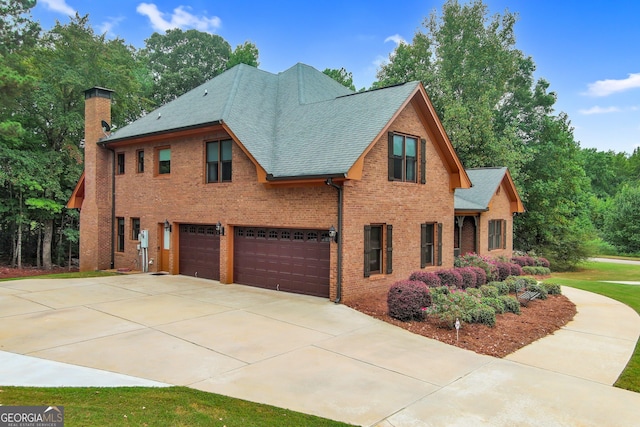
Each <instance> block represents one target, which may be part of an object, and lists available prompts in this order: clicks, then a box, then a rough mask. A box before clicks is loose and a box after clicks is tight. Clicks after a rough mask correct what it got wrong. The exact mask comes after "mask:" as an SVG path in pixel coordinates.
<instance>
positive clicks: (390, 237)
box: [387, 224, 393, 274]
mask: <svg viewBox="0 0 640 427" xmlns="http://www.w3.org/2000/svg"><path fill="white" fill-rule="evenodd" d="M391 273H393V225H389V224H387V274H391Z"/></svg>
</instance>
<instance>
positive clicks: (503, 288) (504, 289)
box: [491, 282, 509, 295]
mask: <svg viewBox="0 0 640 427" xmlns="http://www.w3.org/2000/svg"><path fill="white" fill-rule="evenodd" d="M491 286H495V287H496V288H498V293H499V294H500V295H509V285H507V284H506V283H505V282H491Z"/></svg>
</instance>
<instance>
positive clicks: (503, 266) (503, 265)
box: [494, 261, 511, 282]
mask: <svg viewBox="0 0 640 427" xmlns="http://www.w3.org/2000/svg"><path fill="white" fill-rule="evenodd" d="M494 265H495V266H496V269H495V272H494V274H495V275H496V277H495V281H496V282H502V281H504V279H506V278H507V277H509V276H511V263H508V262H502V261H497V262H496V263H495V264H494Z"/></svg>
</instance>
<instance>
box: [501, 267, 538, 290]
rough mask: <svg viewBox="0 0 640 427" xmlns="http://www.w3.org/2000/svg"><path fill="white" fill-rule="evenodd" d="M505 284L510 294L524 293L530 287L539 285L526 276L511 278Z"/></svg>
mask: <svg viewBox="0 0 640 427" xmlns="http://www.w3.org/2000/svg"><path fill="white" fill-rule="evenodd" d="M525 268H526V267H525ZM504 283H506V284H507V286H509V292H512V293H515V292H516V291H517V292H523V291H524V290H525V289H527V288H528V287H529V286H530V285H533V284H536V283H538V281H537V280H536V279H533V278H531V277H526V276H509V277H507V278H506V279H505V281H504Z"/></svg>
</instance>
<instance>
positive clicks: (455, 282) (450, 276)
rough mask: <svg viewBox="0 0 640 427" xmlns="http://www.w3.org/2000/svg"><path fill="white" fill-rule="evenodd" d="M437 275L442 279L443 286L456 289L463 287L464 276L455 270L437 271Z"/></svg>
mask: <svg viewBox="0 0 640 427" xmlns="http://www.w3.org/2000/svg"><path fill="white" fill-rule="evenodd" d="M436 274H437V275H438V276H439V277H440V282H441V283H442V284H443V285H445V286H453V287H456V288H461V287H462V276H461V275H460V273H458V272H457V271H456V270H455V269H453V268H449V269H445V270H437V271H436Z"/></svg>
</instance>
